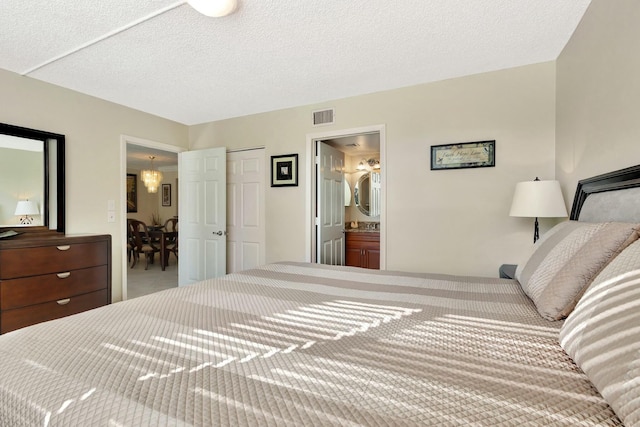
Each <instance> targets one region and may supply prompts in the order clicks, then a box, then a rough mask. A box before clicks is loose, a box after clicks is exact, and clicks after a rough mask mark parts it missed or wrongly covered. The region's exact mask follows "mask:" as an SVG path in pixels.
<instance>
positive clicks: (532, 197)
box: [509, 177, 567, 243]
mask: <svg viewBox="0 0 640 427" xmlns="http://www.w3.org/2000/svg"><path fill="white" fill-rule="evenodd" d="M509 216H520V217H529V218H535V219H536V221H535V224H534V228H533V243H535V242H536V241H537V240H538V238H539V237H540V232H539V229H538V217H541V218H560V217H565V216H567V208H566V206H565V204H564V199H563V198H562V190H561V189H560V183H559V182H558V181H540V178H537V177H536V179H535V180H534V181H525V182H519V183H517V184H516V191H515V193H514V195H513V202H512V203H511V211H510V212H509Z"/></svg>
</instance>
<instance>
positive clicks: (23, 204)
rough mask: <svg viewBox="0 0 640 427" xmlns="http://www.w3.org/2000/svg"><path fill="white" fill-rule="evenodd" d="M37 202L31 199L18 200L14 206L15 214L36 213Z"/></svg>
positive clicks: (37, 212)
mask: <svg viewBox="0 0 640 427" xmlns="http://www.w3.org/2000/svg"><path fill="white" fill-rule="evenodd" d="M39 213H40V211H39V210H38V204H37V203H36V202H34V201H31V200H20V201H19V202H18V205H17V206H16V213H15V215H16V216H20V215H38V214H39Z"/></svg>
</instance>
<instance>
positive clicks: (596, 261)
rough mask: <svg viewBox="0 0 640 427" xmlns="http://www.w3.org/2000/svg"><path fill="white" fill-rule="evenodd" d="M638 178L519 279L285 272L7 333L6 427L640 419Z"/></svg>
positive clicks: (1, 347)
mask: <svg viewBox="0 0 640 427" xmlns="http://www.w3.org/2000/svg"><path fill="white" fill-rule="evenodd" d="M639 171H640V168H629V169H625V170H624V171H617V172H616V173H614V174H607V175H603V176H600V177H595V178H591V179H589V180H583V181H581V182H580V184H579V185H578V191H577V194H576V200H577V202H576V203H575V204H574V207H573V210H572V221H566V222H565V223H563V224H559V225H558V226H556V227H554V229H553V230H551V231H549V232H548V233H546V234H545V235H544V236H543V237H542V239H540V241H539V242H538V243H537V244H536V245H535V250H534V251H532V253H531V254H530V255H529V256H528V257H527V259H526V260H525V261H524V262H523V263H522V264H520V265H519V267H518V271H517V278H518V280H509V279H497V278H495V279H494V278H480V277H461V276H449V275H438V274H428V273H424V274H417V273H405V272H390V271H371V270H365V269H359V268H353V267H334V266H323V265H317V264H308V263H294V262H288V263H287V262H285V263H274V264H269V265H265V266H261V267H259V268H256V269H252V270H247V271H243V272H239V273H235V274H230V275H227V276H225V277H222V278H218V279H212V280H207V281H203V282H200V283H198V284H195V285H192V286H188V287H183V288H178V289H171V290H168V291H164V292H160V293H157V294H153V295H149V296H146V297H142V298H137V299H132V300H129V301H124V302H120V303H116V304H112V305H110V306H107V307H102V308H99V309H95V310H91V311H88V312H84V313H81V314H77V315H74V316H70V317H66V318H62V319H58V320H54V321H51V322H46V323H41V324H38V325H34V326H31V327H28V328H24V329H20V330H17V331H14V332H10V333H8V334H5V335H3V336H0V366H1V370H0V425H1V426H22V425H25V426H32V425H34V426H36V425H39V426H74V425H81V426H86V425H104V426H142V425H153V426H183V425H185V426H187V425H194V426H208V425H234V426H236V425H239V426H256V425H267V426H268V425H274V426H276V425H277V426H285V425H291V426H301V425H313V426H320V425H345V426H359V425H367V426H387V425H394V426H395V425H402V426H414V425H415V426H425V425H437V426H445V425H451V426H455V425H465V426H466V425H475V426H497V425H498V426H499V425H504V426H511V425H530V426H540V425H545V426H547V425H549V426H576V425H583V426H617V425H623V422H624V425H628V426H631V425H640V409H638V408H639V407H640V392H639V391H638V390H639V389H640V343H639V341H640V340H638V339H637V338H638V336H640V315H639V314H638V313H640V302H639V301H640V293H639V292H640V274H639V273H638V271H637V270H638V269H640V241H639V240H638V225H637V224H636V222H640V221H639V220H640V214H638V213H640V210H636V211H635V212H636V214H637V215H631V216H629V215H630V208H628V206H632V205H634V203H636V202H635V200H638V198H637V196H638V193H637V192H638V191H640V186H639V185H640V184H639V183H638V178H639V176H638V174H639V173H640V172H639ZM615 174H617V175H615ZM614 175H615V177H614ZM612 177H614V178H612ZM603 183H604V184H603ZM636 187H638V188H636ZM603 197H604V198H603ZM613 203H617V204H618V205H616V206H615V207H612V204H613ZM618 213H622V217H620V218H618V217H616V215H617V214H618ZM586 217H588V218H589V220H588V221H587V220H584V218H586ZM614 217H615V218H614ZM611 218H614V219H613V221H612V220H611ZM567 316H568V317H567ZM565 317H566V320H564V318H565Z"/></svg>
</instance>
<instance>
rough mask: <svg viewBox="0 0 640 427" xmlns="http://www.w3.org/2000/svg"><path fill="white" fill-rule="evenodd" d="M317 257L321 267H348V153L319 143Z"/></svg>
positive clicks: (317, 165)
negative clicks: (346, 156) (345, 211)
mask: <svg viewBox="0 0 640 427" xmlns="http://www.w3.org/2000/svg"><path fill="white" fill-rule="evenodd" d="M316 167H317V170H318V175H317V185H318V189H317V195H318V200H317V203H318V206H317V209H318V220H317V222H316V223H317V224H318V236H317V242H318V247H317V252H316V253H317V256H318V260H317V261H318V262H319V263H320V264H330V265H344V153H343V152H341V151H338V150H336V149H335V148H333V147H331V146H329V145H327V144H325V143H324V142H318V157H317V164H316Z"/></svg>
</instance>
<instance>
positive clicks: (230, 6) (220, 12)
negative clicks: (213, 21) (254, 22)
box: [187, 0, 238, 18]
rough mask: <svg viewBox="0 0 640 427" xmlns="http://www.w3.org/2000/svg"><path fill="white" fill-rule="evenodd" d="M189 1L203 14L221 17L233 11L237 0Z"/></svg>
mask: <svg viewBox="0 0 640 427" xmlns="http://www.w3.org/2000/svg"><path fill="white" fill-rule="evenodd" d="M187 3H189V5H190V6H191V7H192V8H194V9H195V10H197V11H198V12H200V13H201V14H203V15H206V16H211V17H213V18H219V17H221V16H227V15H229V14H231V13H233V11H234V10H236V7H237V6H238V1H237V0H188V1H187Z"/></svg>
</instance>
